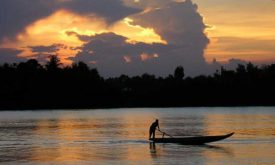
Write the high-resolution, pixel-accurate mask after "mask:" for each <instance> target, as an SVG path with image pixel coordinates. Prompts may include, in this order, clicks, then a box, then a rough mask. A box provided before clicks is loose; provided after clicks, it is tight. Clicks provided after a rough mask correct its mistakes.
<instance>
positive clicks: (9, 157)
mask: <svg viewBox="0 0 275 165" xmlns="http://www.w3.org/2000/svg"><path fill="white" fill-rule="evenodd" d="M155 118H158V119H159V120H160V127H161V129H162V130H164V131H166V132H167V133H169V134H172V135H175V136H176V135H178V136H188V135H221V134H226V133H230V132H235V135H234V136H233V137H231V138H229V139H226V140H224V141H220V142H217V143H212V144H211V145H205V146H184V145H178V144H156V145H155V146H154V145H150V144H149V142H148V141H147V139H148V127H149V126H150V124H151V122H153V121H154V120H155ZM159 136H160V135H159ZM274 155H275V107H245V108H244V107H236V108H156V109H146V108H140V109H109V110H71V111H70V110H62V111H60V110H59V111H15V112H12V111H4V112H0V163H5V164H142V165H147V164H163V165H167V164H170V165H172V164H198V165H200V164H201V165H215V164H223V165H225V164H234V165H243V164H264V165H274V164H275V156H274Z"/></svg>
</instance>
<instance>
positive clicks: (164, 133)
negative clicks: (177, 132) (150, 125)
mask: <svg viewBox="0 0 275 165" xmlns="http://www.w3.org/2000/svg"><path fill="white" fill-rule="evenodd" d="M158 131H159V132H160V133H162V134H163V135H167V136H169V137H171V138H174V137H173V136H171V135H169V134H168V133H166V132H163V131H161V130H159V129H158Z"/></svg>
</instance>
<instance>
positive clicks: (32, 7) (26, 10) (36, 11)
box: [0, 0, 55, 41]
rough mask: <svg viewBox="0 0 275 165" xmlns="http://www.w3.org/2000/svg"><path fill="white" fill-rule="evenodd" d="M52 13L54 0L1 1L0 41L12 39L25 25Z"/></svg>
mask: <svg viewBox="0 0 275 165" xmlns="http://www.w3.org/2000/svg"><path fill="white" fill-rule="evenodd" d="M54 11H55V8H54V0H46V1H45V0H1V1H0V27H1V29H0V41H1V40H3V39H4V38H14V37H15V36H16V35H17V34H18V33H19V32H22V31H24V28H25V27H26V26H27V25H29V24H30V23H32V22H34V21H36V20H37V19H39V18H43V17H46V16H48V15H50V14H51V13H52V12H54Z"/></svg>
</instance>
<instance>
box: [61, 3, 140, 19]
mask: <svg viewBox="0 0 275 165" xmlns="http://www.w3.org/2000/svg"><path fill="white" fill-rule="evenodd" d="M60 7H61V8H65V9H69V10H72V11H73V12H76V13H78V14H83V15H87V14H97V15H99V16H101V17H103V18H105V19H106V21H107V22H115V21H117V20H120V19H122V18H124V17H126V16H128V15H131V14H134V13H138V12H140V11H141V10H139V9H136V8H132V7H126V6H125V5H124V4H123V2H122V1H121V0H65V1H61V2H60Z"/></svg>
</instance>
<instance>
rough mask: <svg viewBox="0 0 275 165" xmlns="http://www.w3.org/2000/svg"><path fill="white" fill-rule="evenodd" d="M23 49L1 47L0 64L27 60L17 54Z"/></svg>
mask: <svg viewBox="0 0 275 165" xmlns="http://www.w3.org/2000/svg"><path fill="white" fill-rule="evenodd" d="M21 52H22V51H21V50H17V49H11V48H0V64H3V63H14V62H22V61H25V59H23V58H19V57H18V56H17V55H18V54H20V53H21Z"/></svg>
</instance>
